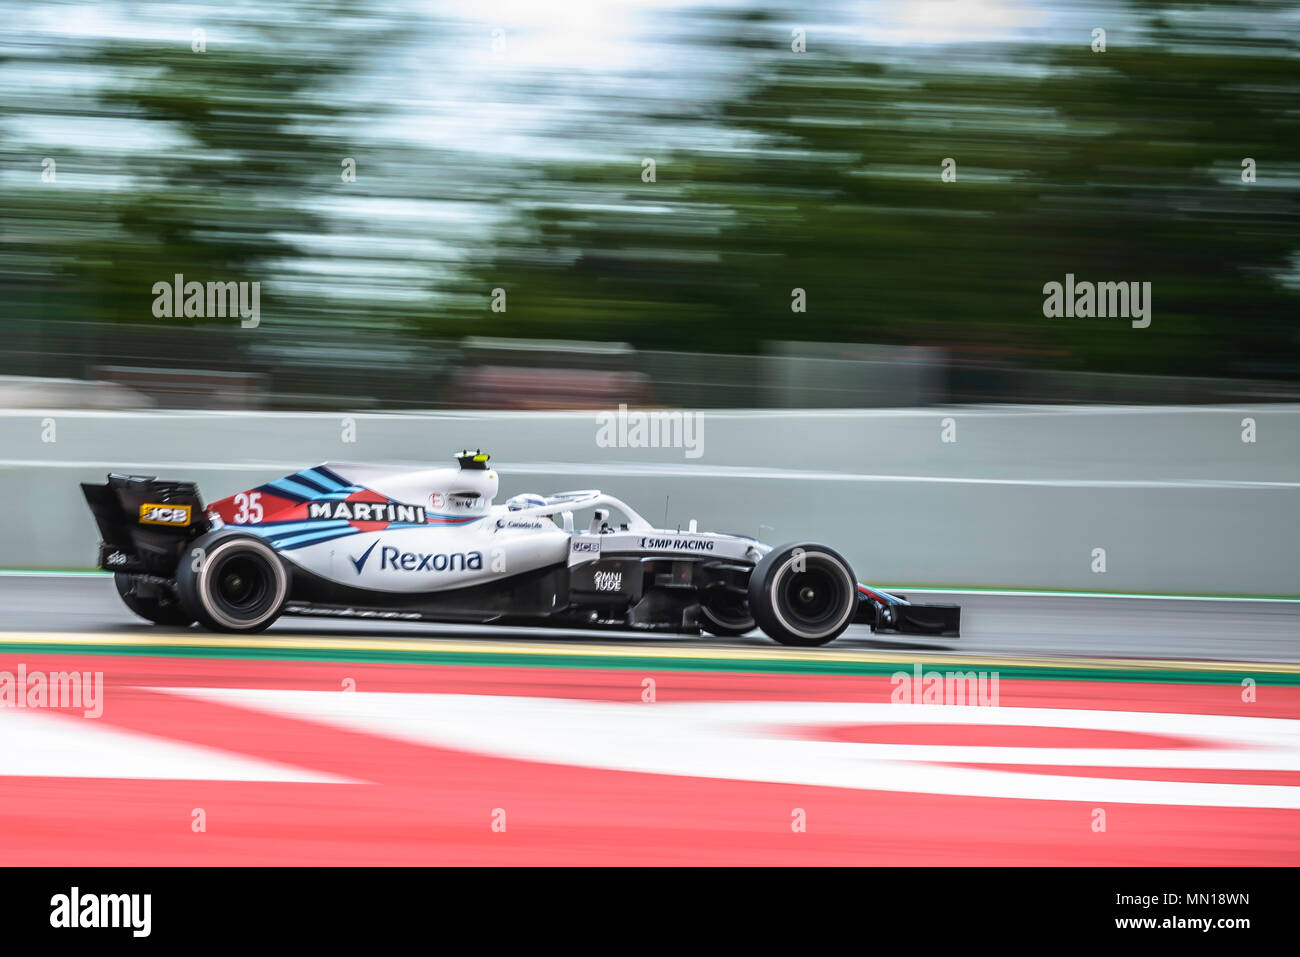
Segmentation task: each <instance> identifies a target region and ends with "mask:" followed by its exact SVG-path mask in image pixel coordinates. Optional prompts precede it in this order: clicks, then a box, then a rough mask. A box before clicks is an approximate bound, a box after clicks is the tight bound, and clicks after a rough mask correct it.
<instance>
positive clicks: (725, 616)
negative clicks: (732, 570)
mask: <svg viewBox="0 0 1300 957" xmlns="http://www.w3.org/2000/svg"><path fill="white" fill-rule="evenodd" d="M700 627H701V628H702V629H704V630H705V631H706V632H708V633H709V634H710V635H714V636H715V637H718V638H739V637H740V636H741V635H747V634H749V633H750V632H751V631H753V630H754V629H755V628H757V627H758V625H757V624H755V622H754V618H753V616H752V615H750V613H749V604H748V602H746V601H745V599H744V598H743V597H741V596H734V595H726V596H724V597H716V596H715V597H714V598H712V599H711V600H709V601H705V602H702V603H701V604H700Z"/></svg>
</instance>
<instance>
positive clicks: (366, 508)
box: [307, 502, 425, 525]
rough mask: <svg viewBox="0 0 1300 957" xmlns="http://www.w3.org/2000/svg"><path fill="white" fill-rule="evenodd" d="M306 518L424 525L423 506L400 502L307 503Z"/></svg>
mask: <svg viewBox="0 0 1300 957" xmlns="http://www.w3.org/2000/svg"><path fill="white" fill-rule="evenodd" d="M307 517H308V518H320V519H338V518H344V519H347V520H348V521H349V522H411V523H413V524H416V525H423V524H425V514H424V506H423V505H404V504H402V503H401V502H308V503H307Z"/></svg>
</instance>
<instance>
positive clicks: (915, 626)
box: [853, 585, 961, 638]
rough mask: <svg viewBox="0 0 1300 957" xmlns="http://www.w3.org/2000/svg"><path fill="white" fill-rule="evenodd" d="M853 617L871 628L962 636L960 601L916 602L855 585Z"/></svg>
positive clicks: (912, 633) (947, 636) (954, 636)
mask: <svg viewBox="0 0 1300 957" xmlns="http://www.w3.org/2000/svg"><path fill="white" fill-rule="evenodd" d="M853 621H854V623H855V624H859V625H870V626H871V630H872V631H893V632H898V633H899V634H903V635H936V636H939V637H943V638H958V637H960V636H961V606H960V605H918V604H913V603H912V602H910V601H908V600H907V599H906V598H904V597H902V596H901V595H891V594H889V593H888V592H883V591H880V590H879V589H875V588H867V587H866V586H865V585H859V586H858V612H857V614H856V615H855V616H854V618H853Z"/></svg>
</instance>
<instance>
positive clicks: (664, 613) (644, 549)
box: [82, 452, 961, 646]
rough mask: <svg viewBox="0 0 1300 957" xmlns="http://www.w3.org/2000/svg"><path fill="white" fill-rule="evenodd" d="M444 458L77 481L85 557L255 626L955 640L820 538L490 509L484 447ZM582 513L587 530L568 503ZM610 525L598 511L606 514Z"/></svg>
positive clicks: (188, 616)
mask: <svg viewBox="0 0 1300 957" xmlns="http://www.w3.org/2000/svg"><path fill="white" fill-rule="evenodd" d="M457 460H458V462H459V468H443V469H421V468H409V467H404V468H397V467H376V466H366V465H343V464H335V463H329V464H325V465H319V466H316V467H315V468H310V469H305V470H304V471H301V472H296V473H294V474H293V475H289V476H286V477H285V478H281V479H277V480H276V481H274V482H268V483H267V484H265V485H260V486H258V487H257V488H253V489H249V490H247V491H243V492H239V493H238V494H236V495H232V496H230V497H229V498H224V499H221V500H220V501H218V502H214V503H212V504H211V505H208V506H207V507H206V508H205V507H204V505H203V502H202V499H201V498H200V497H199V491H198V488H197V487H196V486H195V484H194V483H192V482H167V481H159V480H157V479H155V478H152V477H146V476H136V475H116V474H113V475H109V476H108V482H107V483H106V484H104V485H91V484H83V485H82V491H83V492H84V493H85V496H86V501H87V502H88V503H89V505H90V508H91V511H92V512H93V513H94V515H95V520H96V522H97V523H98V525H99V530H100V534H101V537H102V542H101V544H100V551H99V564H100V567H101V568H103V569H105V570H107V571H112V572H115V573H116V574H115V576H114V578H115V580H116V583H117V590H118V593H119V594H120V595H121V596H122V600H123V601H124V602H126V605H127V607H128V608H130V609H131V610H132V611H134V612H135V613H136V614H138V615H140V616H142V617H143V618H146V619H148V620H149V621H152V622H155V623H157V624H161V625H174V626H180V627H183V626H188V625H190V624H192V623H193V622H195V621H197V622H199V623H200V624H201V625H203V626H204V627H206V628H210V629H213V630H217V631H230V632H255V631H261V630H262V629H264V628H266V627H267V626H268V625H270V624H271V623H272V622H273V621H275V620H276V618H278V617H279V616H280V615H281V614H285V615H336V616H343V617H350V618H359V619H391V620H410V621H437V622H448V623H464V624H471V623H472V624H495V625H539V626H540V625H545V626H551V627H560V628H621V629H625V630H632V631H665V632H676V633H682V634H691V635H699V634H700V632H701V630H703V631H705V632H708V633H710V634H713V635H720V636H736V635H743V634H745V633H746V632H749V631H752V630H753V629H754V628H755V627H757V628H761V629H762V630H763V631H764V632H766V633H767V634H768V635H769V636H770V637H772V638H773V639H775V640H776V641H779V642H781V643H782V644H786V645H803V646H812V645H823V644H826V643H827V642H829V641H832V640H833V639H835V638H836V637H837V636H838V635H839V634H840V633H841V632H843V631H844V629H845V628H847V627H848V626H849V624H851V623H854V622H856V623H860V624H867V625H870V626H871V628H872V629H873V630H875V631H897V632H904V633H911V634H925V635H944V636H954V637H955V636H956V635H957V634H958V626H959V621H960V614H961V610H960V608H958V607H957V606H956V605H914V604H911V603H910V602H908V601H906V600H905V599H903V598H900V597H899V596H896V595H890V594H887V593H885V592H883V591H880V590H878V589H872V588H867V587H866V586H865V585H860V584H858V582H857V580H856V579H855V578H854V575H853V570H852V569H851V568H850V567H849V563H848V562H847V561H845V560H844V558H843V557H842V556H841V555H839V554H838V553H837V552H835V551H833V550H832V549H830V548H827V547H826V546H824V545H817V544H813V543H809V542H802V543H800V542H795V543H791V544H788V545H782V546H780V547H779V548H773V547H771V546H769V545H764V544H763V543H761V542H758V541H755V540H754V539H752V538H744V537H742V536H738V535H720V534H717V533H713V532H697V531H696V530H695V523H694V522H692V523H691V528H690V530H689V531H687V532H683V531H681V530H680V529H676V530H666V529H658V528H653V527H652V526H651V525H650V524H649V523H648V522H647V521H646V520H645V519H643V518H642V517H641V516H640V515H638V514H637V513H636V512H634V511H633V510H632V509H631V508H629V507H628V506H627V505H625V504H624V503H623V502H621V501H619V500H618V499H616V498H614V497H613V496H611V495H606V494H604V493H603V492H600V491H597V490H587V491H577V492H558V493H556V494H554V495H546V496H543V495H532V494H528V495H516V496H515V497H514V498H512V499H510V500H509V501H508V502H506V504H504V505H494V504H493V499H495V498H496V495H497V474H496V472H495V471H494V470H493V469H491V468H489V467H488V456H487V455H485V454H483V453H482V452H462V453H460V454H459V455H458V456H457ZM583 509H589V510H592V515H593V517H592V519H591V521H590V524H589V525H588V526H587V527H585V528H575V527H574V524H573V514H574V512H577V511H579V510H583ZM611 510H614V511H617V512H618V513H619V514H620V515H621V517H622V521H621V522H618V523H617V524H610V511H611Z"/></svg>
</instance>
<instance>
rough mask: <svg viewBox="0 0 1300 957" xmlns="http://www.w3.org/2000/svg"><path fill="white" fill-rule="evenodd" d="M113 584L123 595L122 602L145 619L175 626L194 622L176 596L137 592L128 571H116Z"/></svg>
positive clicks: (179, 626)
mask: <svg viewBox="0 0 1300 957" xmlns="http://www.w3.org/2000/svg"><path fill="white" fill-rule="evenodd" d="M113 584H114V585H116V586H117V593H118V594H119V595H120V596H121V597H122V603H123V604H124V605H126V607H127V608H130V609H131V610H132V611H133V612H135V613H136V614H137V615H139V616H140V617H141V618H143V619H144V620H145V621H151V622H153V623H154V624H155V625H169V626H171V627H174V628H188V627H189V626H190V625H192V624H194V616H193V615H191V614H190V613H189V612H187V611H186V610H185V609H184V608H183V607H181V604H180V603H179V602H178V601H176V600H175V599H174V598H173V599H172V600H170V601H169V600H167V599H165V598H164V599H158V598H143V597H141V596H140V595H137V594H136V593H135V583H134V582H133V581H132V580H131V576H130V575H128V574H127V573H126V572H115V573H114V575H113Z"/></svg>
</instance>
